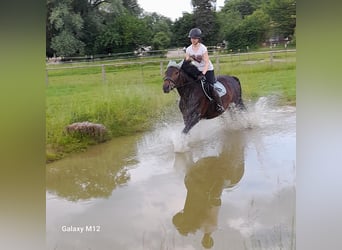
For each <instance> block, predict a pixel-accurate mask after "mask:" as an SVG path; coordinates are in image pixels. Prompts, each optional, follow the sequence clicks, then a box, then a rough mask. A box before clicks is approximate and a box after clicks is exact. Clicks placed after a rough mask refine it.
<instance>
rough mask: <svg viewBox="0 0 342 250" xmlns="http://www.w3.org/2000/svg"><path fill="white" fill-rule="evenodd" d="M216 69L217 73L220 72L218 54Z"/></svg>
mask: <svg viewBox="0 0 342 250" xmlns="http://www.w3.org/2000/svg"><path fill="white" fill-rule="evenodd" d="M216 71H217V74H219V73H220V58H219V56H218V55H216Z"/></svg>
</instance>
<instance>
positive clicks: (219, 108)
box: [216, 104, 224, 113]
mask: <svg viewBox="0 0 342 250" xmlns="http://www.w3.org/2000/svg"><path fill="white" fill-rule="evenodd" d="M216 110H217V111H218V112H220V113H223V112H224V107H222V105H220V104H217V105H216Z"/></svg>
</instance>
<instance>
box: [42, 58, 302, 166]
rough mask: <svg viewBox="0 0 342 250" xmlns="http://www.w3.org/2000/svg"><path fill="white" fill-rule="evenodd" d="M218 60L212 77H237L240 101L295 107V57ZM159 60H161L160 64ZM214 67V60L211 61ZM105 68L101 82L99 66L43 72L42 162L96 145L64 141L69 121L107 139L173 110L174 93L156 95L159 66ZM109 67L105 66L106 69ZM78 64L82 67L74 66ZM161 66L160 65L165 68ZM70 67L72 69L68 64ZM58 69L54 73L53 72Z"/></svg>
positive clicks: (147, 124)
mask: <svg viewBox="0 0 342 250" xmlns="http://www.w3.org/2000/svg"><path fill="white" fill-rule="evenodd" d="M273 59H274V62H272V63H270V59H269V57H268V55H267V54H265V55H263V56H261V55H259V54H258V55H255V56H254V55H243V54H241V55H239V57H237V56H230V57H229V56H228V57H222V58H220V65H219V69H217V72H216V74H230V75H235V76H237V77H238V78H239V79H240V81H241V85H242V93H243V94H242V95H243V99H244V100H245V102H248V101H254V100H256V99H257V98H259V97H261V96H268V95H277V96H279V105H296V62H295V53H291V55H288V54H286V55H285V54H280V53H279V54H278V53H277V54H275V55H274V56H273ZM164 60H165V59H164ZM212 61H213V63H215V59H214V58H213V59H212ZM142 62H143V61H141V62H140V63H139V64H132V65H121V66H106V67H105V71H106V74H105V80H103V76H102V71H101V70H102V69H101V67H95V66H94V65H99V64H100V63H99V62H97V63H94V64H91V63H87V65H86V66H88V67H86V68H73V69H62V68H60V67H65V66H70V65H54V68H55V69H54V70H49V71H48V85H47V87H46V153H47V161H48V162H49V161H53V160H57V159H61V158H63V157H64V156H65V155H67V154H69V153H71V152H76V151H81V150H85V149H86V148H87V147H88V146H89V145H93V144H96V143H98V142H97V141H95V140H93V139H91V138H80V137H76V136H70V135H68V134H67V133H66V132H65V127H66V126H67V125H69V124H71V123H73V122H83V121H89V122H94V123H101V124H103V125H105V126H106V128H107V129H108V131H109V133H108V138H109V139H110V138H112V137H116V136H123V135H129V134H133V133H137V132H142V131H147V130H148V129H150V128H151V127H152V125H153V124H154V123H155V122H156V121H158V119H160V118H161V117H162V116H163V115H165V113H167V109H168V108H170V107H174V106H176V105H177V103H176V99H177V98H178V94H177V93H176V92H175V93H170V94H164V93H163V92H162V77H163V76H161V74H160V63H159V62H158V61H156V62H155V63H153V62H152V63H146V62H145V63H142ZM108 63H109V62H106V64H108ZM79 65H82V64H79ZM165 65H166V63H164V67H165ZM73 66H74V64H73ZM58 68H60V69H58Z"/></svg>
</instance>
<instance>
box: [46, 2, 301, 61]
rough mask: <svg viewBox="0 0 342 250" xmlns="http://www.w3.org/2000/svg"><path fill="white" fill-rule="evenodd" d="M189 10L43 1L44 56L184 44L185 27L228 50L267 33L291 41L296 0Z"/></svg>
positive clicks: (264, 37) (259, 41)
mask: <svg viewBox="0 0 342 250" xmlns="http://www.w3.org/2000/svg"><path fill="white" fill-rule="evenodd" d="M189 1H190V3H191V4H192V6H193V11H192V13H183V15H182V16H181V17H180V18H178V19H176V20H175V21H171V19H170V18H167V17H165V16H162V15H159V14H158V13H148V12H145V11H144V10H143V9H142V8H141V7H140V6H139V4H138V1H137V0H47V5H46V6H47V17H46V54H47V56H49V57H50V56H53V55H56V56H76V55H77V56H78V55H94V54H107V53H116V52H128V51H130V52H132V51H133V50H136V49H137V48H139V47H140V46H152V48H153V49H166V48H169V47H184V46H187V45H189V38H188V33H189V31H190V29H192V28H194V27H198V28H200V29H201V30H202V32H203V41H204V43H205V44H206V45H208V46H210V45H216V44H218V43H222V42H223V41H227V42H228V49H234V50H236V49H242V50H243V49H245V48H246V47H247V46H249V47H250V48H253V47H258V46H260V45H261V44H263V43H265V42H267V41H268V40H269V39H270V38H274V37H277V38H289V39H294V40H295V28H296V0H227V1H225V5H224V6H223V8H222V9H221V10H220V11H217V10H216V0H189Z"/></svg>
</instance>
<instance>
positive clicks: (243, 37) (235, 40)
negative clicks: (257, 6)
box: [226, 10, 269, 50]
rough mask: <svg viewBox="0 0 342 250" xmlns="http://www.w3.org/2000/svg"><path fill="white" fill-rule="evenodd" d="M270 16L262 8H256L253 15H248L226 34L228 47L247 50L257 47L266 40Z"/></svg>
mask: <svg viewBox="0 0 342 250" xmlns="http://www.w3.org/2000/svg"><path fill="white" fill-rule="evenodd" d="M268 27H269V26H268V16H267V15H266V14H265V13H264V12H263V11H262V10H256V11H254V12H253V14H252V15H249V16H246V17H245V19H243V20H242V21H241V23H239V25H237V26H236V27H235V28H233V29H231V30H230V31H229V33H228V34H227V36H226V40H227V41H228V49H233V50H238V49H241V50H245V49H246V48H247V46H248V47H249V48H256V47H258V46H260V44H261V43H262V42H264V41H265V39H266V35H267V31H268Z"/></svg>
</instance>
